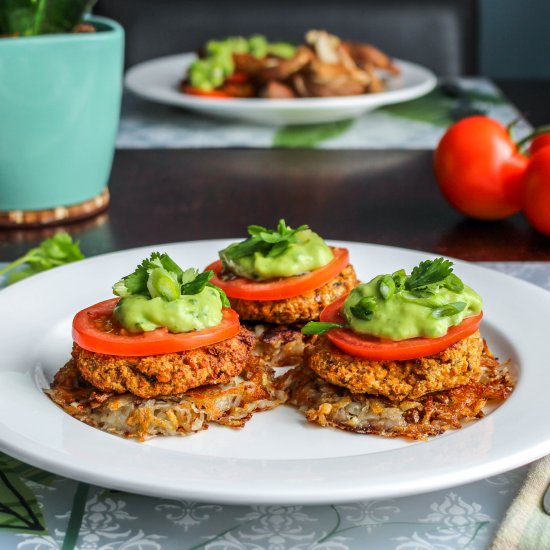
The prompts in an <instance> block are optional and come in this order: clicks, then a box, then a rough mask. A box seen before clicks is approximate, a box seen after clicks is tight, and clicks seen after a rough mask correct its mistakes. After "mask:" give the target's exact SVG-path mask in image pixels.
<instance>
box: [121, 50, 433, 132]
mask: <svg viewBox="0 0 550 550" xmlns="http://www.w3.org/2000/svg"><path fill="white" fill-rule="evenodd" d="M195 58H196V56H195V54H193V53H185V54H179V55H171V56H169V57H162V58H160V59H154V60H152V61H146V62H144V63H140V64H139V65H136V66H135V67H132V68H131V69H129V70H128V72H127V73H126V80H125V83H126V87H127V88H128V89H129V90H130V91H132V92H134V93H135V94H137V95H138V96H140V97H142V98H144V99H149V100H151V101H155V102H157V103H165V104H167V105H173V106H175V107H184V108H187V109H190V110H192V111H197V112H199V113H203V114H206V115H212V116H218V117H224V118H233V119H240V120H246V121H251V122H260V123H267V124H276V125H281V124H312V123H319V122H334V121H336V120H344V119H349V118H357V117H358V116H360V115H362V114H363V113H366V112H367V111H370V110H372V109H376V108H377V107H381V106H382V105H388V104H390V103H399V102H401V101H408V100H410V99H414V98H416V97H420V96H422V95H425V94H427V93H428V92H429V91H431V90H432V89H433V88H434V86H435V85H436V77H435V75H434V74H433V73H432V72H431V71H430V70H428V69H426V68H424V67H421V66H420V65H416V64H414V63H410V62H408V61H401V60H396V61H395V63H396V65H397V66H398V67H399V68H400V69H401V74H400V75H397V76H392V77H391V78H389V79H388V81H387V90H386V91H384V92H380V93H376V94H364V95H357V96H346V97H328V98H325V97H314V98H296V99H261V98H247V99H216V98H208V97H197V96H192V95H186V94H182V93H181V92H180V91H179V90H178V87H179V84H180V81H181V80H182V79H183V77H184V75H185V74H186V72H187V67H188V66H189V65H190V64H191V63H192V62H193V60H194V59H195Z"/></svg>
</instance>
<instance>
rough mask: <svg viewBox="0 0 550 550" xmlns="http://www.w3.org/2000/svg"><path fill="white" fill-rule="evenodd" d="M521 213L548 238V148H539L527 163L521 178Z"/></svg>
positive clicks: (549, 213)
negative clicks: (523, 175)
mask: <svg viewBox="0 0 550 550" xmlns="http://www.w3.org/2000/svg"><path fill="white" fill-rule="evenodd" d="M540 137H543V136H540ZM523 211H524V213H525V216H526V217H527V219H528V220H529V223H530V224H531V225H532V226H533V227H534V228H535V229H537V230H538V231H540V232H541V233H544V234H546V235H549V236H550V146H546V147H541V148H540V149H539V150H538V151H537V152H536V153H535V154H534V155H533V156H532V157H531V159H530V161H529V165H528V166H527V170H526V172H525V177H524V178H523Z"/></svg>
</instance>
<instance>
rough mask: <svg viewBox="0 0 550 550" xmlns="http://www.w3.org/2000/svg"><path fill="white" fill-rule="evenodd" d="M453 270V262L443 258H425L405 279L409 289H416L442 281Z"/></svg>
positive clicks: (406, 286)
mask: <svg viewBox="0 0 550 550" xmlns="http://www.w3.org/2000/svg"><path fill="white" fill-rule="evenodd" d="M452 272H453V262H451V261H449V260H445V259H443V258H436V259H435V260H425V261H424V262H420V263H419V264H418V265H417V266H416V267H415V268H413V270H412V272H411V274H410V276H409V277H408V278H407V280H406V281H405V288H406V289H407V290H416V289H419V288H423V287H426V286H429V285H433V284H437V283H442V282H443V281H444V280H445V279H446V278H447V277H448V276H449V275H450V274H451V273H452Z"/></svg>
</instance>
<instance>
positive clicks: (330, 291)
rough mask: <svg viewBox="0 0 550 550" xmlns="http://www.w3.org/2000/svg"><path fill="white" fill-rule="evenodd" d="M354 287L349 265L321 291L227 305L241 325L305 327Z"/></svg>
mask: <svg viewBox="0 0 550 550" xmlns="http://www.w3.org/2000/svg"><path fill="white" fill-rule="evenodd" d="M356 285H357V277H356V275H355V270H354V269H353V266H352V265H348V266H346V267H345V268H344V269H343V270H342V272H341V273H340V274H339V275H337V276H336V277H334V279H331V280H330V281H329V282H328V283H326V284H325V285H323V286H322V287H320V288H317V289H315V290H308V291H307V292H304V293H303V294H300V295H299V296H294V297H292V298H287V299H285V300H243V299H241V298H229V301H230V302H231V307H232V308H233V309H234V310H236V311H237V313H238V314H239V317H240V318H241V321H261V322H264V323H275V324H278V325H281V324H282V325H286V324H291V323H306V322H308V321H314V320H317V319H319V315H320V313H321V311H322V310H323V309H324V308H325V307H326V306H328V304H330V303H331V302H334V300H337V299H338V298H340V297H341V296H344V295H345V294H347V293H348V292H350V291H351V289H352V288H353V287H354V286H356Z"/></svg>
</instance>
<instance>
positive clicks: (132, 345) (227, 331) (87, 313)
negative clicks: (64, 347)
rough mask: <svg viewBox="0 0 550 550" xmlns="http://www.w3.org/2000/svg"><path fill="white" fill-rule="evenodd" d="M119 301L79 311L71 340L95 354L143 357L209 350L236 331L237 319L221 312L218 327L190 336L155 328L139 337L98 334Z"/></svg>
mask: <svg viewBox="0 0 550 550" xmlns="http://www.w3.org/2000/svg"><path fill="white" fill-rule="evenodd" d="M119 299H120V298H112V299H110V300H105V301H104V302H99V303H98V304H95V305H93V306H90V307H88V308H86V309H83V310H82V311H79V312H78V313H77V314H76V315H75V318H74V319H73V340H74V341H75V342H76V343H77V344H78V345H79V346H80V347H81V348H84V349H86V350H88V351H93V352H95V353H105V354H107V355H121V356H124V357H143V356H146V355H161V354H163V353H175V352H178V351H188V350H191V349H196V348H200V347H202V346H209V345H210V344H215V343H217V342H221V341H222V340H226V339H227V338H231V337H233V336H235V335H236V334H238V332H239V330H240V324H239V316H238V315H237V313H236V312H235V311H234V310H232V309H229V308H224V309H223V317H222V321H221V323H220V324H219V325H217V326H215V327H211V328H206V329H203V330H195V331H192V332H181V333H172V332H168V330H167V329H165V328H158V329H156V330H152V331H149V332H142V333H140V334H129V333H124V334H117V333H116V332H115V331H110V332H107V331H106V330H102V325H104V324H105V321H106V320H110V319H111V318H112V315H113V311H114V309H115V305H116V304H117V302H118V300H119Z"/></svg>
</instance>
